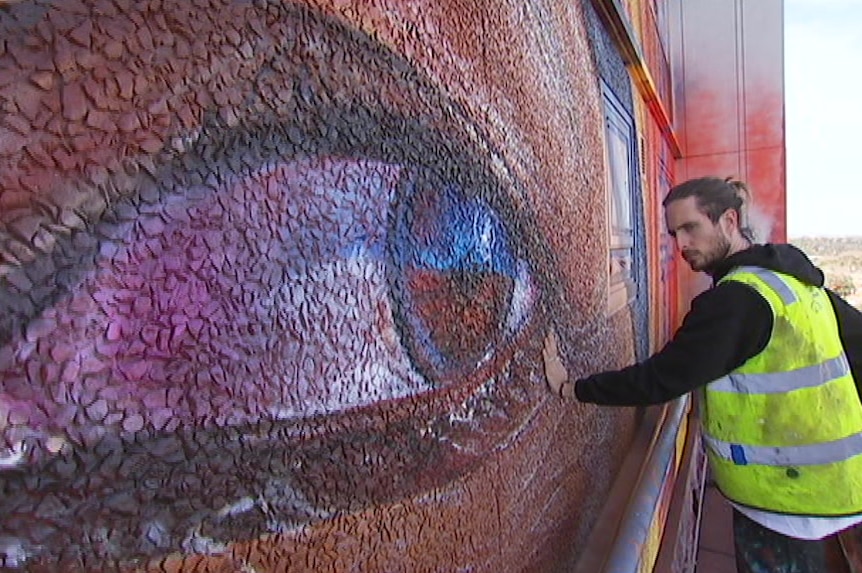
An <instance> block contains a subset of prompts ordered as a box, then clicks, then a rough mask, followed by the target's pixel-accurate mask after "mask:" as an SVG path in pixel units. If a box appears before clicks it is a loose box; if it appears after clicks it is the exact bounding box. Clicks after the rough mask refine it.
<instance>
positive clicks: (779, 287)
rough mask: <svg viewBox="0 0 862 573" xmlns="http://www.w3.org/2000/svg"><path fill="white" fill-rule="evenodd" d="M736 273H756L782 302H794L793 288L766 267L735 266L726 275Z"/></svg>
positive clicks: (731, 275)
mask: <svg viewBox="0 0 862 573" xmlns="http://www.w3.org/2000/svg"><path fill="white" fill-rule="evenodd" d="M736 273H751V274H753V275H757V277H758V278H759V279H760V280H762V281H763V282H765V283H766V284H768V285H769V286H770V287H772V290H774V291H775V292H776V293H777V294H778V296H779V297H780V298H781V300H782V301H783V302H784V304H791V303H794V302H796V293H794V292H793V289H791V288H790V287H789V286H788V285H787V283H786V282H784V281H783V280H781V277H779V276H778V275H777V274H775V273H774V272H772V271H770V270H768V269H764V268H761V267H737V268H735V269H734V270H733V272H732V273H730V274H729V275H727V276H728V278H731V277H733V275H735V274H736Z"/></svg>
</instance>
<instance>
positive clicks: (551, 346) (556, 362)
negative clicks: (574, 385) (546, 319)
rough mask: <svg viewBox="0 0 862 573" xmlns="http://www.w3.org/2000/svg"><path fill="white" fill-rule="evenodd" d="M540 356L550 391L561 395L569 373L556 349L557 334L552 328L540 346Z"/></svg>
mask: <svg viewBox="0 0 862 573" xmlns="http://www.w3.org/2000/svg"><path fill="white" fill-rule="evenodd" d="M542 358H543V359H544V361H545V378H546V379H547V381H548V386H549V387H550V389H551V391H552V392H553V393H554V394H556V395H557V396H560V395H561V390H562V387H563V384H565V383H566V382H567V381H568V380H569V373H568V372H567V371H566V367H565V366H563V362H562V360H560V355H559V352H558V349H557V335H556V333H555V332H554V329H553V328H552V329H551V330H550V331H549V332H548V335H547V336H546V337H545V345H544V347H543V348H542Z"/></svg>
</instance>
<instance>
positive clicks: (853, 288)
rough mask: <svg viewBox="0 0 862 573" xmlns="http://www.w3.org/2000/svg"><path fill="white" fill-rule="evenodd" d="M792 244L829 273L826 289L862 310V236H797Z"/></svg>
mask: <svg viewBox="0 0 862 573" xmlns="http://www.w3.org/2000/svg"><path fill="white" fill-rule="evenodd" d="M788 242H790V243H792V244H794V245H796V246H797V247H799V248H800V249H802V250H803V251H805V252H806V253H807V254H808V256H809V257H811V260H812V261H813V262H814V264H816V265H817V266H818V267H820V268H821V269H823V272H824V273H825V274H826V286H828V287H829V288H831V289H832V290H834V291H835V292H837V293H839V294H840V295H841V296H843V297H844V298H845V299H847V302H849V303H850V304H852V305H853V306H855V307H856V308H859V309H862V236H860V237H797V238H791V239H790V240H789V241H788Z"/></svg>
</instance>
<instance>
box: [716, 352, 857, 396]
mask: <svg viewBox="0 0 862 573" xmlns="http://www.w3.org/2000/svg"><path fill="white" fill-rule="evenodd" d="M848 374H850V365H849V364H848V363H847V357H846V356H845V355H844V353H843V352H842V353H841V355H840V356H838V357H837V358H832V359H830V360H827V361H826V362H822V363H820V364H815V365H814V366H806V367H805V368H798V369H797V370H790V371H789V372H770V373H769V374H728V375H727V376H722V377H721V378H719V379H718V380H716V381H714V382H712V383H711V384H710V385H709V389H710V390H714V391H717V392H733V393H734V394H781V393H783V392H791V391H793V390H799V389H801V388H813V387H815V386H820V385H821V384H825V383H827V382H830V381H832V380H835V379H836V378H841V377H842V376H846V375H848Z"/></svg>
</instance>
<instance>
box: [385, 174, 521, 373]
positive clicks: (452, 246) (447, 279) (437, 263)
mask: <svg viewBox="0 0 862 573" xmlns="http://www.w3.org/2000/svg"><path fill="white" fill-rule="evenodd" d="M408 195H409V197H410V198H409V200H408V201H407V212H404V213H401V215H402V216H401V217H399V221H398V226H397V232H396V243H397V247H396V248H397V255H396V263H397V267H398V271H399V282H400V285H399V287H400V288H397V289H396V291H397V292H398V293H399V294H400V299H401V300H400V301H399V302H400V305H401V309H402V318H403V321H404V322H405V323H406V324H404V325H402V328H406V330H407V332H406V333H404V334H406V338H407V339H408V346H409V350H410V352H411V354H412V355H413V357H414V359H416V360H417V362H419V363H420V364H419V366H420V367H423V369H425V370H426V372H425V374H426V376H429V377H431V378H435V377H437V376H439V375H445V374H447V373H449V372H450V371H452V370H460V368H461V367H472V366H475V364H476V363H477V362H478V361H479V360H481V359H482V358H483V357H484V356H485V355H486V354H487V353H488V352H489V351H490V350H492V349H493V347H494V345H495V343H496V342H497V341H499V340H500V337H501V334H503V325H504V324H505V321H506V316H507V313H508V311H509V309H510V306H511V302H512V293H513V290H514V287H515V279H516V268H517V265H516V259H515V257H514V256H513V253H512V247H511V243H510V240H509V236H508V233H507V231H506V228H505V227H504V225H503V223H502V222H501V221H500V218H499V216H498V215H497V213H496V212H495V211H494V209H493V208H492V207H491V206H490V205H488V203H487V202H485V201H484V200H482V199H480V198H477V197H467V196H465V194H464V193H463V191H461V190H460V188H458V187H457V186H455V185H451V184H449V185H445V186H443V188H442V190H441V189H440V187H434V186H431V185H427V184H426V185H422V184H416V185H414V186H413V188H412V189H411V192H410V193H409V194H408Z"/></svg>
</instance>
